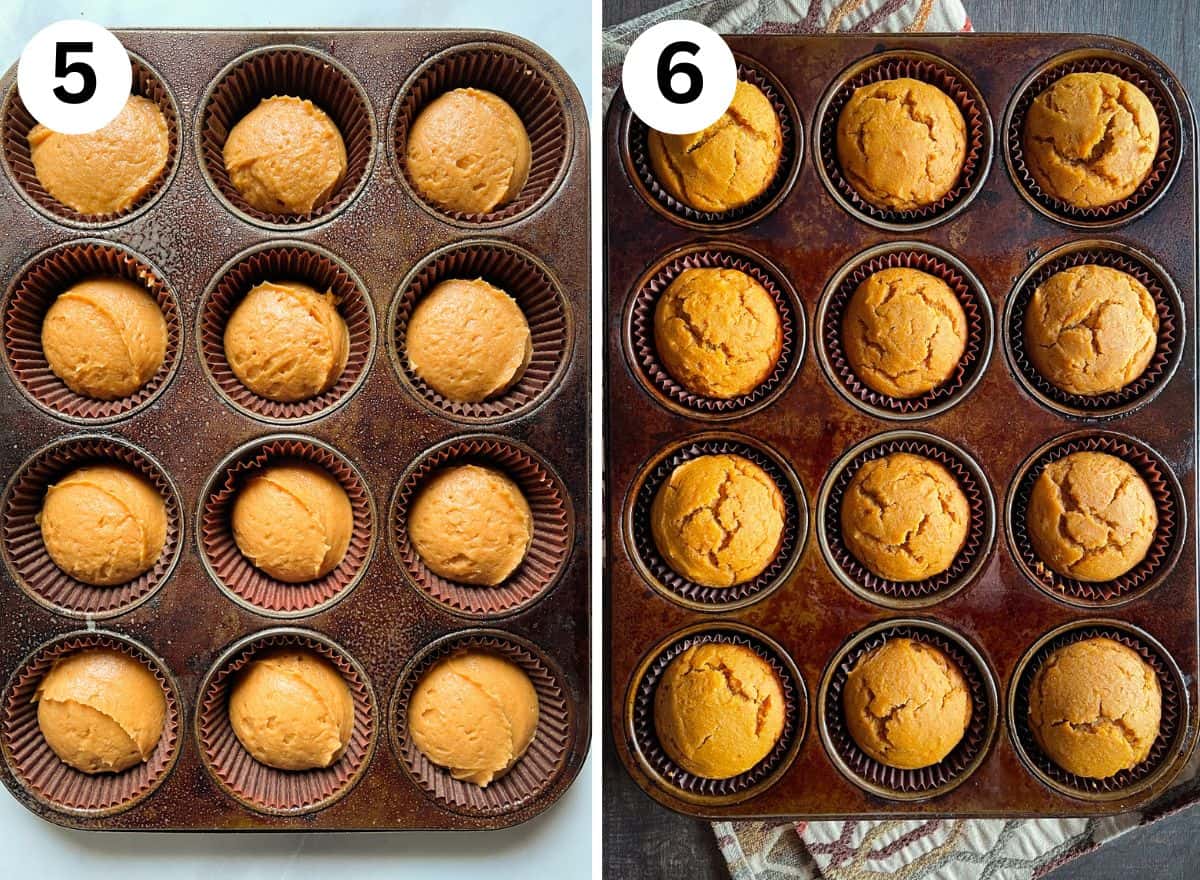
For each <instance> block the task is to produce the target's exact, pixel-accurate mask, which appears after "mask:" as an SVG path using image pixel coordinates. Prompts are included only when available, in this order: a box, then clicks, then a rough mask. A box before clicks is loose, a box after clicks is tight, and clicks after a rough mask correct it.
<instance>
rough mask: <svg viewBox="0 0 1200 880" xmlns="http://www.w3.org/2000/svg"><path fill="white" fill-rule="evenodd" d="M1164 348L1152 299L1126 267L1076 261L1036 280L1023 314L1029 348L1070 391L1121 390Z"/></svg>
mask: <svg viewBox="0 0 1200 880" xmlns="http://www.w3.org/2000/svg"><path fill="white" fill-rule="evenodd" d="M1157 347H1158V310H1157V308H1156V307H1155V304H1154V297H1152V296H1151V295H1150V291H1148V290H1147V289H1146V288H1145V286H1144V285H1143V284H1142V283H1141V282H1140V281H1138V280H1137V279H1136V278H1134V277H1133V276H1132V275H1130V274H1129V273H1127V272H1122V271H1120V270H1119V269H1112V268H1110V267H1108V266H1093V265H1088V266H1073V267H1071V268H1070V269H1064V270H1063V271H1062V272H1058V273H1055V274H1054V275H1051V276H1050V277H1049V278H1047V279H1046V280H1045V281H1043V282H1042V283H1041V284H1039V285H1038V287H1037V290H1035V291H1034V292H1033V296H1032V297H1031V298H1030V300H1029V306H1028V307H1027V309H1026V311H1025V350H1026V351H1027V352H1028V353H1029V359H1030V360H1031V361H1032V362H1033V366H1034V367H1035V368H1036V369H1037V371H1038V372H1039V373H1041V374H1042V375H1043V376H1045V377H1046V379H1047V380H1048V381H1050V382H1051V383H1053V384H1054V385H1055V386H1056V387H1058V388H1061V389H1062V390H1063V391H1067V392H1069V393H1071V394H1081V395H1085V396H1091V395H1096V394H1107V393H1109V392H1112V391H1120V390H1121V389H1122V388H1124V387H1125V386H1126V385H1128V384H1129V383H1130V382H1133V381H1134V380H1135V379H1137V378H1138V377H1139V376H1140V375H1142V373H1144V372H1145V371H1146V367H1147V366H1148V365H1149V364H1150V360H1151V358H1153V357H1154V351H1155V349H1156V348H1157Z"/></svg>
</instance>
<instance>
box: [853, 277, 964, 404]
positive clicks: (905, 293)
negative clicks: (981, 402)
mask: <svg viewBox="0 0 1200 880" xmlns="http://www.w3.org/2000/svg"><path fill="white" fill-rule="evenodd" d="M966 344H967V318H966V315H965V314H964V313H963V307H962V304H961V303H960V302H959V301H958V297H956V296H955V295H954V292H953V291H952V290H951V289H950V287H949V285H947V284H946V282H944V281H942V280H941V279H940V278H937V277H935V276H933V275H930V274H929V273H928V272H921V271H919V270H917V269H908V268H904V267H896V268H892V269H883V270H882V271H880V272H876V273H875V274H873V275H870V276H868V277H867V278H866V279H864V280H863V282H862V283H861V284H859V285H858V288H857V289H856V290H855V291H854V295H853V296H852V297H850V302H849V303H848V304H847V305H846V314H845V317H843V319H842V345H843V346H844V347H845V350H846V358H847V359H848V360H849V361H850V367H851V369H853V370H854V373H855V375H856V376H858V378H859V379H861V380H862V382H863V383H864V384H865V385H867V387H869V388H871V389H872V390H873V391H878V392H879V393H880V394H887V395H889V396H891V397H901V398H909V397H920V396H921V395H922V394H927V393H928V392H930V391H932V390H933V389H934V388H937V387H938V386H939V385H941V384H942V383H943V382H945V381H946V380H947V379H949V378H950V377H951V376H952V375H953V374H954V370H955V368H956V367H957V366H958V362H959V359H960V358H962V355H963V351H964V350H965V348H966Z"/></svg>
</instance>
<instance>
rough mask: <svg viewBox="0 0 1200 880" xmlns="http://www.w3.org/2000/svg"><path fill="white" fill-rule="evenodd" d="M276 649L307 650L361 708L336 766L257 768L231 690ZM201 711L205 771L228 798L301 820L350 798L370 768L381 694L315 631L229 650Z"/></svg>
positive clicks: (211, 678) (272, 634)
mask: <svg viewBox="0 0 1200 880" xmlns="http://www.w3.org/2000/svg"><path fill="white" fill-rule="evenodd" d="M270 648H307V649H308V650H310V651H312V652H314V653H315V654H318V655H319V656H321V657H323V658H324V659H326V660H328V661H329V662H330V663H332V664H333V665H334V667H335V668H336V669H337V670H338V672H340V673H341V674H342V677H343V678H344V679H345V680H346V684H347V685H348V686H349V687H350V696H351V698H352V699H353V701H354V726H353V728H352V730H351V732H350V742H349V743H348V745H347V746H346V751H345V752H344V753H343V755H342V756H341V757H340V758H338V760H337V761H335V762H334V763H333V764H332V765H330V766H329V767H321V768H316V769H313V770H277V769H276V768H274V767H268V766H267V765H266V764H260V763H259V762H258V761H256V760H255V759H254V758H253V757H252V756H251V755H250V753H249V752H248V751H246V749H245V747H244V746H243V745H242V744H241V742H240V741H239V740H238V738H237V734H236V733H234V731H233V725H232V724H231V723H230V721H229V690H230V687H231V686H232V684H233V682H234V680H235V679H236V677H237V675H238V673H239V672H241V670H242V669H244V668H245V666H246V664H247V663H249V662H250V661H251V660H252V659H254V657H255V656H256V655H257V654H260V653H261V652H263V651H265V650H267V649H270ZM199 694H200V697H199V705H198V706H197V708H196V736H197V739H198V740H199V744H200V757H201V759H202V760H203V763H204V766H205V769H206V770H208V772H209V773H210V774H212V776H213V778H214V779H215V780H216V781H217V783H218V784H219V785H220V787H221V788H222V790H224V791H225V792H226V793H227V794H229V795H230V796H232V797H233V798H235V799H236V800H238V801H240V802H241V803H242V804H244V805H245V806H247V807H249V808H250V809H252V810H257V811H259V812H263V813H271V814H275V815H289V816H295V815H299V814H303V813H313V812H316V811H317V810H321V809H324V808H325V807H328V806H329V805H330V804H332V803H334V802H335V801H338V800H340V799H341V798H343V797H345V795H346V794H347V793H348V792H349V791H350V789H352V788H353V787H354V786H355V784H356V783H357V782H358V780H359V779H360V778H361V777H362V775H363V772H364V771H365V770H366V769H367V765H368V763H370V760H371V755H372V753H373V752H374V749H375V736H376V732H377V724H376V710H375V693H374V691H373V690H372V689H371V681H370V678H369V677H368V676H367V674H366V672H364V671H363V669H362V667H361V666H359V664H358V662H357V661H356V660H354V659H353V658H352V657H351V656H350V655H349V654H348V653H347V652H346V651H345V649H344V648H342V647H340V646H339V645H337V644H335V643H334V642H333V641H331V640H329V639H327V638H325V637H324V636H321V635H319V634H317V633H314V632H308V631H307V630H294V629H276V630H267V631H265V632H261V633H258V634H257V635H254V636H250V637H249V638H246V639H243V640H242V641H241V642H239V643H237V644H236V645H234V646H233V647H232V648H231V649H229V650H227V651H226V652H225V653H224V654H223V655H222V656H221V657H220V659H218V660H217V662H216V664H215V665H214V666H213V668H212V669H211V670H210V671H209V673H208V675H206V676H205V679H204V683H203V684H202V685H201V686H200V691H199Z"/></svg>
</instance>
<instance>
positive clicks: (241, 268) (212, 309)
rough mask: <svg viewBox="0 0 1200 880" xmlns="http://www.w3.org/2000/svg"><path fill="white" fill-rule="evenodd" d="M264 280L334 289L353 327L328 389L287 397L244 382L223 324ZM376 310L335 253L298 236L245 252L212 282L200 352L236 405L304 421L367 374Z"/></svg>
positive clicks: (269, 417) (340, 399)
mask: <svg viewBox="0 0 1200 880" xmlns="http://www.w3.org/2000/svg"><path fill="white" fill-rule="evenodd" d="M264 281H272V282H287V281H298V282H301V283H303V284H307V285H308V286H309V287H312V288H313V289H314V290H316V291H317V292H319V293H326V292H329V293H332V294H333V296H334V298H335V300H336V302H337V310H338V314H340V315H341V316H342V319H343V320H344V321H345V322H346V329H347V330H348V331H349V333H350V349H349V352H348V354H347V358H346V366H345V368H344V369H343V370H342V373H341V375H340V376H339V377H338V380H337V381H336V382H335V383H334V384H333V387H331V388H330V389H329V390H328V391H325V392H323V393H321V394H318V395H316V396H315V397H310V398H308V399H307V400H300V401H295V402H283V401H277V400H271V399H269V398H266V397H262V396H261V395H258V394H255V393H254V392H253V391H251V390H250V389H249V388H247V387H246V386H245V385H243V384H242V383H241V381H240V380H239V379H238V377H237V376H236V375H235V374H234V372H233V369H232V367H230V365H229V359H228V358H227V357H226V355H225V328H226V326H227V325H228V323H229V319H230V317H231V316H232V315H233V312H234V310H235V309H236V308H237V307H238V305H240V304H241V302H242V300H243V299H244V298H245V296H246V294H247V293H249V292H250V290H251V289H252V288H253V287H255V286H256V285H258V284H261V283H263V282H264ZM374 316H375V313H374V311H373V308H372V305H371V300H370V298H369V297H368V295H367V292H366V290H364V289H363V287H362V284H361V282H360V281H359V280H358V279H357V278H356V277H355V275H354V274H353V272H352V271H351V270H350V269H349V267H347V266H346V265H345V264H344V263H342V262H341V261H340V260H338V259H337V258H336V257H334V256H333V255H332V254H329V253H326V252H324V251H321V250H317V249H315V248H314V247H313V246H312V245H307V244H302V243H299V242H296V243H288V244H283V243H281V244H277V245H271V246H268V247H266V248H264V249H261V250H255V251H252V252H250V253H247V254H246V255H245V256H243V257H241V258H240V259H238V260H237V262H235V263H234V264H233V265H232V266H231V267H230V268H228V269H227V270H226V271H225V272H224V273H223V274H222V275H220V276H219V277H217V278H216V279H214V281H213V284H212V285H211V286H210V288H209V290H208V291H207V293H206V294H205V296H204V298H203V300H202V301H201V303H200V325H199V329H198V332H199V341H200V356H201V357H202V358H203V360H204V365H205V367H206V368H207V370H208V374H209V377H210V378H211V380H212V382H213V383H214V384H215V385H216V386H217V389H218V390H219V391H220V393H221V394H222V395H223V396H224V397H225V398H226V399H227V400H228V401H229V402H230V403H232V404H233V405H234V406H236V407H237V408H239V409H241V410H242V411H243V412H246V413H248V414H250V415H252V416H257V417H259V418H262V419H263V420H265V421H270V422H273V423H276V424H287V423H295V422H303V421H307V420H309V419H313V418H316V417H319V416H321V415H325V414H327V413H328V412H330V411H332V410H333V409H334V408H336V407H338V406H340V405H341V404H343V403H345V402H346V401H347V400H348V399H349V398H350V397H352V396H353V395H354V393H355V392H356V391H357V390H358V388H359V387H360V385H361V384H362V382H363V381H364V379H365V377H366V373H367V370H368V367H369V365H370V363H371V356H372V353H373V350H374V344H375V338H374V337H375V317H374Z"/></svg>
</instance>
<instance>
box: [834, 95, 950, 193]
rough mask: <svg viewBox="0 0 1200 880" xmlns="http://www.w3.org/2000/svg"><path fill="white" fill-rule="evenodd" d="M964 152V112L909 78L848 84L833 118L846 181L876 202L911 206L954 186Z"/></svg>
mask: <svg viewBox="0 0 1200 880" xmlns="http://www.w3.org/2000/svg"><path fill="white" fill-rule="evenodd" d="M966 155H967V127H966V123H965V122H964V121H963V115H962V111H961V110H959V109H958V105H957V104H955V103H954V101H953V100H951V98H950V96H949V95H947V94H946V93H945V92H943V91H942V90H941V89H939V88H937V87H936V86H932V85H929V84H928V83H924V82H921V81H919V80H915V79H909V78H907V77H901V78H899V79H885V80H880V81H879V82H874V83H868V84H867V85H865V86H861V87H860V88H857V89H855V90H854V94H853V95H851V96H850V100H849V101H847V102H846V106H845V107H843V108H842V112H841V115H840V116H839V117H838V124H837V159H838V164H839V165H840V166H841V169H842V173H843V174H845V175H846V179H847V180H849V181H850V185H851V186H853V187H854V189H855V190H856V191H857V192H858V194H859V195H861V196H862V197H863V198H864V199H866V200H867V201H868V202H870V203H871V204H872V205H875V206H876V207H879V208H890V209H892V210H895V211H913V210H916V209H917V208H921V207H924V206H926V205H932V204H934V203H935V202H937V201H938V200H939V199H941V198H942V197H943V196H944V195H946V193H948V192H950V190H951V189H953V188H954V185H955V184H956V183H957V182H958V177H959V174H961V173H962V167H963V162H964V160H965V159H966Z"/></svg>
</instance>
